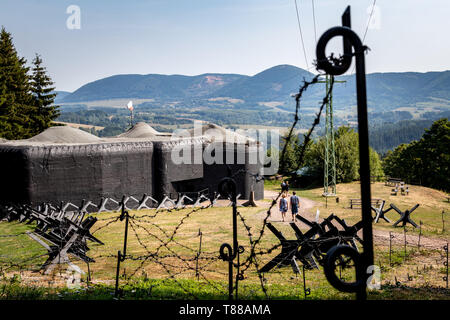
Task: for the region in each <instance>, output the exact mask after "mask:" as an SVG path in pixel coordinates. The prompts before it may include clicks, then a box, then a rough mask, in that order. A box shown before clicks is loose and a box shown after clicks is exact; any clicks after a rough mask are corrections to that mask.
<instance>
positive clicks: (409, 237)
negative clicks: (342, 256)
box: [258, 190, 447, 250]
mask: <svg viewBox="0 0 450 320" xmlns="http://www.w3.org/2000/svg"><path fill="white" fill-rule="evenodd" d="M277 196H278V192H277V191H270V190H264V199H275V198H276V197H277ZM299 198H300V210H299V211H300V214H301V215H302V216H303V217H305V218H306V219H308V220H310V221H314V220H315V219H316V211H315V210H314V208H317V207H320V206H321V203H319V202H316V201H313V200H310V199H307V198H304V197H299ZM263 203H264V207H265V209H266V210H267V208H268V207H269V206H270V202H268V201H266V202H263ZM278 203H279V202H278ZM278 203H277V206H276V207H274V208H273V209H272V211H271V215H270V217H269V219H268V221H269V222H280V223H283V219H282V217H281V213H280V210H279V209H278ZM258 216H259V217H260V218H261V219H264V218H265V217H266V211H265V210H264V211H262V212H260V213H258ZM291 217H292V216H291V213H290V211H289V212H288V213H287V214H286V219H285V222H284V223H285V224H288V223H290V222H292V219H291ZM322 220H323V217H319V221H322ZM297 224H298V225H299V227H301V228H304V227H307V226H306V225H304V224H303V223H300V222H297ZM389 232H390V231H388V230H382V229H378V228H374V229H373V238H374V242H375V243H377V244H381V245H389ZM360 233H361V232H360ZM392 235H393V236H394V238H393V239H392V242H393V244H394V245H400V244H402V245H403V244H404V241H405V238H404V234H403V229H400V228H399V231H395V232H394V231H392ZM360 236H361V234H360ZM418 242H419V236H418V235H415V234H408V232H407V233H406V243H407V245H408V246H413V245H418ZM446 244H447V241H446V240H445V239H439V238H431V237H425V236H421V237H420V247H421V248H426V249H439V250H441V249H442V248H443V247H444V246H445V245H446Z"/></svg>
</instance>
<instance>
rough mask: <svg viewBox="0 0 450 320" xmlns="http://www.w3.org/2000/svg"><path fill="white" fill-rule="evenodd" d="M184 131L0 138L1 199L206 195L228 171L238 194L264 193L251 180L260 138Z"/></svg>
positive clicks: (208, 129) (217, 130)
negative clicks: (2, 139) (178, 132)
mask: <svg viewBox="0 0 450 320" xmlns="http://www.w3.org/2000/svg"><path fill="white" fill-rule="evenodd" d="M186 132H187V133H188V134H186ZM186 132H185V133H184V135H176V134H167V133H160V132H157V131H156V130H154V129H153V128H151V127H150V126H149V125H148V124H145V123H138V124H136V125H134V126H133V127H132V128H131V129H130V130H128V131H127V132H125V133H123V134H121V135H119V136H116V137H110V138H99V137H96V136H94V135H91V134H89V133H87V132H84V131H82V130H79V129H75V128H71V127H68V126H58V127H51V128H49V129H47V130H45V131H44V132H42V133H41V134H39V135H37V136H34V137H32V138H30V139H26V140H15V141H0V165H1V167H0V168H1V170H2V178H3V179H2V182H3V183H2V184H1V186H0V203H5V204H6V203H16V204H17V203H18V204H20V203H23V204H32V205H38V204H40V203H50V204H53V205H59V204H60V203H61V202H71V203H81V202H83V201H85V200H86V201H87V200H89V201H92V202H93V203H100V201H101V200H102V199H103V198H113V199H118V201H120V199H121V198H122V197H123V196H130V195H132V196H133V197H135V198H139V197H142V196H145V195H150V196H151V197H153V198H154V199H156V200H157V201H161V199H163V198H164V197H165V196H169V197H170V198H171V199H176V198H177V197H179V196H180V194H183V193H191V194H192V193H196V192H203V193H206V194H207V196H209V197H212V196H213V195H214V193H215V192H217V188H218V184H219V182H220V180H221V179H222V178H223V177H226V176H228V175H230V173H231V174H232V175H233V177H234V179H235V180H236V183H237V187H238V190H237V191H238V194H240V195H241V196H240V198H241V199H248V198H249V196H250V193H251V192H252V191H253V192H254V198H255V200H258V199H262V198H263V196H264V188H263V181H262V180H261V179H255V176H258V175H259V174H261V173H262V168H263V164H262V162H261V160H260V159H259V158H258V157H257V155H256V153H257V150H258V148H257V147H258V146H259V142H257V141H255V140H253V139H251V138H248V137H246V136H243V135H239V134H236V133H234V132H231V131H229V130H226V129H224V128H221V127H219V126H216V125H214V124H205V125H203V126H202V127H201V128H200V130H195V129H193V130H191V131H186ZM224 136H226V137H227V138H223V137H224ZM219 137H222V138H219ZM224 140H225V141H224Z"/></svg>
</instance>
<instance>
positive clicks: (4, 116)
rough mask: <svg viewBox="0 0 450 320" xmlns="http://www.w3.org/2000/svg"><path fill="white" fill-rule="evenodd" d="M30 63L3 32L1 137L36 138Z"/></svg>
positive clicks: (0, 50) (0, 39)
mask: <svg viewBox="0 0 450 320" xmlns="http://www.w3.org/2000/svg"><path fill="white" fill-rule="evenodd" d="M25 64H26V60H25V59H24V58H19V56H18V55H17V51H16V49H15V47H14V45H13V42H12V37H11V34H10V33H9V32H7V31H6V30H5V28H4V27H2V29H1V31H0V137H3V138H6V139H24V138H29V137H31V136H32V134H33V128H32V123H31V121H30V118H29V115H30V113H31V112H30V111H31V107H30V106H31V102H32V95H31V93H30V84H29V76H28V70H29V68H27V67H26V66H25Z"/></svg>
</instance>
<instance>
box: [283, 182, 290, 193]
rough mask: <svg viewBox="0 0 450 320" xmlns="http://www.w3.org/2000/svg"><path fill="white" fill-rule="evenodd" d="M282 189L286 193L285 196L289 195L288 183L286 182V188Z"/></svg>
mask: <svg viewBox="0 0 450 320" xmlns="http://www.w3.org/2000/svg"><path fill="white" fill-rule="evenodd" d="M284 188H285V191H286V196H287V195H289V181H287V180H286V186H285V187H284Z"/></svg>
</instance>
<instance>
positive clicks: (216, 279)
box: [0, 74, 448, 299]
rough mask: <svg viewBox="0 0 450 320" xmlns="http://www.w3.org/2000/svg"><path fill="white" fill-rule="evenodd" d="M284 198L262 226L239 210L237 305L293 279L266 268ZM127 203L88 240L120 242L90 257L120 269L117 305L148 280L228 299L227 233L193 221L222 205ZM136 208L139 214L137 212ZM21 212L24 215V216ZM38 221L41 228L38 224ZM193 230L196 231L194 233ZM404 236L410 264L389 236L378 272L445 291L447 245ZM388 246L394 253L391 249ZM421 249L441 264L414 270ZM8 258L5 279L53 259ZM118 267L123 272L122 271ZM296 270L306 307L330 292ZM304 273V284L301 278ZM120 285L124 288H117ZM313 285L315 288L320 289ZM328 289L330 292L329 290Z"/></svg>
mask: <svg viewBox="0 0 450 320" xmlns="http://www.w3.org/2000/svg"><path fill="white" fill-rule="evenodd" d="M319 76H320V74H318V75H316V76H315V77H314V78H313V79H312V80H311V81H306V80H305V81H304V83H303V85H302V86H301V87H300V88H299V91H298V93H297V94H296V95H295V101H296V107H295V114H294V121H293V123H292V125H291V127H290V129H289V131H288V135H287V136H286V139H285V141H284V146H283V150H282V152H281V156H280V166H282V165H283V163H285V158H286V152H287V151H286V148H287V146H288V145H289V144H290V143H291V140H292V138H293V137H294V130H295V126H296V125H297V123H298V121H299V119H300V102H301V97H302V95H303V94H304V92H305V91H306V90H307V88H308V87H309V86H311V85H313V84H315V83H318V78H319ZM333 83H334V78H333V77H331V82H330V87H329V90H328V91H327V92H326V95H325V97H324V98H323V100H322V103H321V105H320V107H319V111H318V113H317V114H316V118H315V120H314V122H313V123H312V125H311V127H310V129H309V130H308V132H307V133H306V134H305V135H304V139H303V142H302V144H301V146H300V148H299V150H300V152H299V154H298V159H297V161H296V163H297V169H298V168H299V167H300V166H302V165H303V163H304V156H305V152H306V150H307V147H308V144H309V143H310V141H311V135H312V133H313V131H314V129H315V127H316V126H317V125H318V124H319V123H320V118H321V114H322V110H323V108H324V106H325V105H326V104H327V103H328V101H329V98H330V96H331V94H332V90H333ZM242 173H243V172H242V170H240V171H238V172H235V173H232V172H230V177H231V178H233V177H234V176H236V175H238V174H242ZM244 173H245V172H244ZM281 195H282V192H279V193H278V194H277V196H276V197H274V198H273V199H272V202H271V204H270V206H269V208H268V209H267V210H265V213H264V216H263V217H261V219H260V222H259V223H258V224H257V225H255V224H254V222H253V221H249V220H250V219H251V218H250V217H247V216H246V215H245V214H243V213H242V212H240V210H237V218H238V220H239V228H238V230H239V250H238V252H237V256H236V259H237V261H236V260H235V259H233V261H232V267H233V268H234V269H236V270H237V274H236V276H235V277H234V278H233V283H232V284H231V288H232V291H234V293H235V298H239V295H238V287H239V283H241V284H242V285H243V286H244V287H245V285H246V282H245V280H246V279H253V280H255V279H256V281H257V283H258V285H257V286H256V287H255V286H249V287H248V288H246V287H245V288H246V290H248V293H247V292H246V293H245V294H250V295H255V296H258V295H259V293H258V292H260V293H262V296H261V297H262V298H265V299H270V298H271V297H272V296H271V289H270V286H271V284H273V283H276V282H277V279H278V280H279V279H282V278H285V277H286V275H287V273H286V272H283V271H282V270H281V269H274V270H272V271H271V272H270V273H267V272H262V271H261V269H262V268H261V265H263V264H265V263H267V261H269V260H270V259H272V258H273V256H274V254H275V253H276V252H277V250H278V249H280V248H282V247H283V245H282V243H279V242H278V241H273V240H274V239H275V238H274V237H273V235H269V236H266V234H267V233H266V230H267V229H268V228H269V227H268V226H269V224H270V220H269V219H270V217H271V215H272V212H273V210H274V208H275V207H276V205H277V203H278V200H279V199H280V197H281ZM133 197H134V198H136V197H137V196H136V195H135V196H133ZM125 198H126V197H124V198H123V199H122V202H121V203H119V207H120V209H121V211H120V212H118V211H116V212H113V213H105V214H108V215H111V216H108V217H102V215H103V213H99V214H98V217H96V218H95V219H96V228H95V229H94V230H93V231H92V232H91V233H90V235H92V236H98V237H99V238H101V239H105V240H104V241H105V243H106V244H108V245H109V243H108V242H106V241H107V240H108V241H112V242H114V243H113V244H111V245H110V246H109V247H108V248H105V247H104V246H102V245H101V244H98V243H97V244H94V245H93V247H92V248H91V249H92V252H93V254H92V259H93V260H95V264H101V266H100V267H99V268H97V269H99V270H96V271H95V272H97V273H98V274H99V278H101V277H102V276H101V274H102V273H103V274H105V275H111V270H114V269H115V268H116V266H117V277H116V281H115V282H116V286H117V289H118V290H116V292H115V296H116V298H120V297H123V296H124V294H128V291H130V292H132V291H133V290H136V289H133V288H137V287H139V281H142V279H143V281H146V280H148V279H158V280H160V281H161V283H169V282H171V283H174V284H175V285H176V286H177V287H178V288H179V289H180V290H181V292H182V294H183V296H184V297H189V298H192V299H200V298H202V294H201V293H200V292H199V291H198V289H197V288H193V287H192V285H191V283H189V282H186V281H185V280H187V279H189V280H196V282H197V283H199V284H200V285H202V284H204V285H205V286H208V287H209V288H211V290H212V294H213V295H214V296H217V297H225V296H227V294H228V295H229V294H230V292H229V288H230V283H226V281H225V282H224V281H223V280H224V278H225V279H226V277H227V276H228V275H229V270H228V272H227V267H226V263H225V261H224V259H223V257H222V256H221V255H220V254H219V250H218V247H219V245H220V242H219V241H222V240H224V239H225V237H227V236H229V232H227V231H226V230H225V229H226V228H225V227H223V228H219V229H220V230H219V232H218V230H217V228H212V230H208V224H205V225H202V223H201V222H199V221H197V220H195V219H194V218H193V217H201V215H206V216H207V215H208V212H209V210H208V209H210V208H212V207H213V206H214V205H215V200H216V199H217V198H211V199H209V203H208V204H206V205H203V204H201V205H200V206H197V207H196V206H194V205H191V206H188V205H186V206H184V205H183V206H177V205H173V206H172V207H171V208H164V207H162V208H161V207H160V206H158V208H156V209H155V208H152V209H146V210H145V211H142V212H141V211H134V210H133V209H131V208H127V207H126V203H125V200H124V199H125ZM128 198H129V197H128ZM225 198H226V197H225ZM231 202H232V201H231ZM174 203H175V202H174ZM231 205H232V206H237V203H231ZM61 207H62V205H61ZM82 207H84V206H83V205H82V206H81V207H80V208H78V209H79V212H78V216H79V215H80V214H81V213H83V212H82V211H83V210H82V209H83V208H82ZM227 207H228V206H227ZM227 207H224V209H223V210H224V211H225V210H229V209H228V208H227ZM137 208H139V206H138V207H137ZM137 208H136V209H137ZM2 210H3V212H2V216H1V217H0V218H2V219H5V220H6V221H8V222H10V223H11V222H12V223H14V221H18V222H19V223H22V222H26V223H28V224H29V229H30V230H31V229H32V228H33V227H34V225H33V223H35V222H36V219H37V218H35V220H33V219H29V217H21V215H22V214H23V212H30V208H17V207H14V206H12V207H11V206H9V207H8V206H7V207H4V208H3V209H2ZM21 210H23V212H22V211H21ZM27 210H28V211H27ZM44 211H45V208H41V211H39V210H37V213H36V212H31V213H33V214H35V215H36V214H37V215H39V214H41V215H45V214H44ZM56 211H57V210H56ZM45 212H47V211H45ZM130 212H131V214H130ZM124 214H126V217H127V219H126V225H125V226H124V225H123V220H124ZM50 216H51V214H50ZM74 216H75V214H72V218H73V217H74ZM78 216H77V217H78ZM83 217H84V213H83ZM83 217H82V218H81V219H79V221H77V223H81V222H82V221H84V220H83ZM168 217H169V219H168ZM0 220H1V219H0ZM37 221H38V224H39V220H37ZM64 221H65V220H64ZM61 223H62V222H61ZM190 224H192V225H193V226H195V227H188V226H189V225H190ZM123 228H124V229H123ZM58 230H59V232H62V230H63V229H61V228H60V229H58ZM404 230H405V240H404V243H403V249H404V259H403V260H401V261H400V260H399V259H400V256H399V247H400V239H398V234H397V235H395V236H394V238H391V235H390V237H389V239H388V240H387V241H385V242H384V243H382V244H381V245H378V246H379V248H378V249H379V250H380V251H382V252H385V253H388V256H389V263H386V261H385V260H386V259H384V260H383V261H379V264H380V267H381V268H382V269H385V270H389V269H392V268H394V267H402V268H410V267H413V266H415V267H416V273H415V274H413V273H412V271H411V274H410V273H409V271H408V272H407V279H406V280H405V279H400V278H399V277H395V279H394V280H393V281H394V284H395V285H396V286H400V285H402V283H407V282H411V281H412V280H410V279H411V278H413V279H414V278H415V277H416V278H417V279H418V278H419V276H422V279H423V281H425V282H424V284H426V283H427V282H426V281H427V279H426V278H425V277H424V276H423V275H424V274H425V273H426V272H427V271H430V270H431V269H433V268H434V269H435V270H436V272H434V273H433V276H439V277H441V278H442V281H443V282H442V283H444V284H443V286H444V287H447V288H448V244H447V245H443V246H442V248H441V249H437V248H436V247H432V246H431V247H430V246H429V245H427V244H424V243H422V244H421V243H420V237H419V243H417V245H416V244H414V243H412V242H411V240H410V241H408V240H407V237H406V233H407V229H406V228H405V229H404ZM29 233H30V231H23V232H19V233H16V234H3V235H0V240H2V239H4V240H8V239H10V240H12V239H16V240H17V241H16V242H17V244H18V245H19V246H20V245H21V242H22V241H23V242H25V241H29ZM124 233H125V234H126V236H125V239H124V241H123V242H120V241H119V242H118V241H117V239H120V238H121V236H122V235H123V234H124ZM127 235H128V238H127ZM265 236H266V237H265ZM60 237H61V238H62V237H63V235H61V234H60ZM205 238H206V240H205ZM215 238H218V239H217V241H214V239H215ZM352 239H354V237H353V236H352V237H345V236H342V235H340V234H337V235H335V236H330V237H328V238H326V239H321V240H318V239H317V238H316V237H313V238H310V239H307V240H305V241H304V242H302V245H309V246H313V247H314V248H317V247H319V246H320V245H323V244H325V243H327V242H333V241H338V242H339V243H341V242H348V241H350V240H352ZM88 240H91V239H88ZM127 241H128V243H127ZM208 242H211V243H208ZM388 243H389V245H387V244H388ZM85 246H86V239H84V240H83V241H80V242H79V243H76V244H74V245H73V250H75V251H77V250H81V249H84V250H85V249H86V248H85ZM396 246H397V247H396ZM415 246H417V252H418V254H420V250H421V249H422V250H424V249H430V250H434V251H435V254H436V257H437V258H436V259H435V262H436V263H435V264H433V263H428V264H424V266H423V270H422V268H419V266H417V265H415V264H414V265H413V264H411V265H409V264H408V263H409V262H412V261H413V259H411V255H412V254H413V252H414V251H413V250H412V248H413V247H415ZM116 247H119V248H124V250H123V252H122V253H121V252H120V251H119V253H118V254H117V251H114V249H115V248H116ZM24 248H25V245H22V249H24ZM104 248H105V249H104ZM296 249H297V248H296ZM61 250H62V246H61V245H60V246H59V248H58V250H57V251H58V252H60V251H61ZM5 251H8V249H6V250H5V249H3V250H2V254H0V273H1V274H6V273H8V272H10V271H12V270H16V271H17V270H18V271H19V272H23V271H29V270H34V271H38V270H40V269H41V268H42V262H43V260H45V258H46V257H47V256H48V255H49V253H48V252H47V253H43V254H37V255H33V256H30V257H26V258H23V259H17V258H16V257H14V259H12V258H11V257H10V259H8V255H5V254H3V253H4V252H5ZM122 254H123V255H122ZM386 257H387V255H386ZM74 259H75V260H76V261H80V262H86V264H87V267H88V277H87V278H88V279H89V281H91V282H92V281H93V280H96V277H97V276H96V275H94V274H93V271H92V272H91V270H90V264H92V263H94V262H90V260H89V259H85V260H83V259H80V258H79V257H74ZM118 261H119V264H118V265H116V264H115V263H116V262H118ZM58 262H60V261H58ZM120 263H121V264H120ZM295 263H296V262H295ZM120 265H121V266H122V268H119V266H120ZM296 268H297V270H298V272H294V273H293V274H292V275H293V276H292V279H291V280H292V281H293V282H294V283H296V285H297V287H298V288H299V291H298V297H299V298H300V297H303V298H304V299H307V298H308V296H310V295H311V294H312V293H313V292H314V291H315V290H318V288H319V287H320V286H324V284H323V283H320V282H317V281H316V280H313V279H312V278H316V277H315V276H314V277H309V273H310V272H315V270H312V271H310V270H309V269H308V268H306V267H305V263H303V265H302V268H298V266H297V267H296ZM119 269H121V270H119ZM300 269H301V272H300ZM408 270H409V269H408ZM60 272H61V271H60ZM300 273H301V277H298V276H299V274H300ZM119 280H120V286H119V285H118V282H119ZM383 280H384V281H386V282H387V283H390V281H392V279H383ZM111 281H112V279H111ZM270 282H272V283H270ZM252 283H254V282H252ZM312 285H314V287H313V286H312ZM325 285H326V284H325ZM258 287H259V288H258ZM124 288H128V289H130V290H128V291H127V292H124ZM154 288H155V286H153V285H150V287H149V289H148V290H147V292H148V295H149V296H151V295H152V290H154ZM328 288H330V286H329V285H328ZM272 291H273V290H272ZM210 293H211V292H210Z"/></svg>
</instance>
